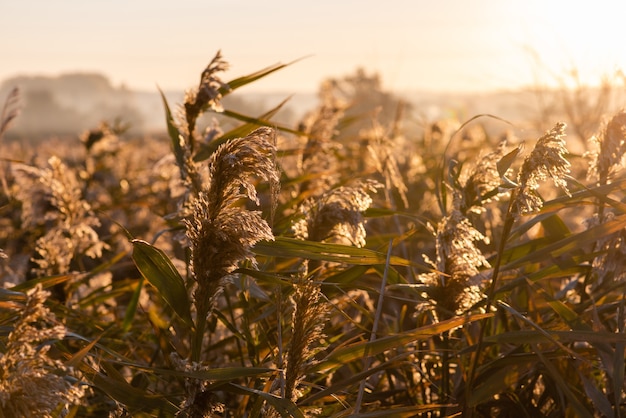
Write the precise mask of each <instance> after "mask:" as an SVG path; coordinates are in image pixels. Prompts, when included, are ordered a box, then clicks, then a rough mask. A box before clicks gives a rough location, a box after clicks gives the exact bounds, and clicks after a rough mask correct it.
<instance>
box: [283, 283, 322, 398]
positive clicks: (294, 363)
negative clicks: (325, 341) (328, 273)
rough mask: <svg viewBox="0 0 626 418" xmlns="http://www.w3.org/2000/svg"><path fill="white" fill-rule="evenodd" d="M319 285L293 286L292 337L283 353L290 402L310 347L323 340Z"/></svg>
mask: <svg viewBox="0 0 626 418" xmlns="http://www.w3.org/2000/svg"><path fill="white" fill-rule="evenodd" d="M320 297H321V289H320V285H319V283H316V282H314V281H312V280H307V279H301V280H299V281H298V282H296V283H295V284H294V295H293V302H294V312H293V317H292V327H293V335H292V337H291V343H290V345H289V352H288V354H287V368H286V371H285V397H286V398H287V399H290V400H292V401H295V400H296V399H297V398H298V394H297V391H296V389H297V386H298V384H299V382H300V381H301V380H302V377H303V374H304V366H305V365H306V362H307V361H308V360H309V359H310V357H311V356H312V354H313V353H312V347H313V346H314V345H315V344H316V343H317V344H319V343H320V340H321V339H322V337H323V333H322V329H323V328H324V324H325V322H326V317H327V314H328V306H327V305H326V304H325V303H323V302H322V301H321V300H320Z"/></svg>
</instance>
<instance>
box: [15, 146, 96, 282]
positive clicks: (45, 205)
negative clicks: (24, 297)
mask: <svg viewBox="0 0 626 418" xmlns="http://www.w3.org/2000/svg"><path fill="white" fill-rule="evenodd" d="M14 174H15V180H16V183H17V184H18V186H19V187H18V188H17V192H16V198H17V199H18V200H20V201H22V202H23V207H22V222H23V224H24V226H25V227H26V226H28V227H33V226H46V233H45V234H44V235H43V236H42V237H40V238H39V239H38V240H37V243H36V253H37V256H36V257H33V262H34V263H35V264H36V265H37V268H36V269H35V274H36V275H38V276H40V275H53V274H65V273H68V272H69V271H70V263H71V261H72V260H73V259H76V258H78V257H81V256H87V257H90V258H94V259H95V258H99V257H102V251H103V250H105V249H106V248H108V245H107V244H106V243H105V242H103V241H101V240H100V238H99V236H98V233H97V232H96V230H95V228H97V227H99V226H100V221H99V219H98V218H97V217H96V216H95V214H94V213H93V210H92V208H91V205H90V204H89V203H88V202H87V201H85V200H84V199H83V197H82V191H81V187H80V183H79V180H78V178H77V176H76V173H75V172H74V171H73V170H71V169H70V168H68V167H67V166H66V165H65V164H64V163H63V162H62V161H61V160H60V159H59V158H58V157H51V158H50V159H49V160H48V167H47V168H44V169H37V168H34V167H28V166H15V167H14Z"/></svg>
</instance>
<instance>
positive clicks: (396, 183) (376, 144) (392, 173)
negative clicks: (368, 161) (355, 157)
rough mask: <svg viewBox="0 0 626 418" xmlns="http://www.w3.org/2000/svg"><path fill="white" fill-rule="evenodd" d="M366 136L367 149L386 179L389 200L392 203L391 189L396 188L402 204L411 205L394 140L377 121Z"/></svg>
mask: <svg viewBox="0 0 626 418" xmlns="http://www.w3.org/2000/svg"><path fill="white" fill-rule="evenodd" d="M365 138H366V140H368V142H369V144H368V146H367V150H368V151H369V155H370V157H371V158H372V161H373V163H374V167H375V168H376V171H378V173H380V174H381V175H382V176H383V178H384V179H385V193H386V194H387V201H388V202H389V203H391V200H392V199H391V196H390V193H391V190H393V189H396V191H397V192H398V195H399V196H400V199H401V200H402V204H403V205H404V207H405V208H408V207H409V201H408V199H407V196H406V193H407V191H408V188H407V186H406V184H405V182H404V179H403V178H402V174H401V173H400V168H399V166H398V160H397V158H396V156H395V154H394V150H395V148H394V145H395V144H394V141H392V140H391V139H390V138H389V137H388V136H387V135H385V134H384V132H383V129H382V126H381V125H380V124H379V123H376V122H375V125H374V128H373V129H372V130H371V131H369V132H366V133H365ZM391 206H392V207H395V205H391Z"/></svg>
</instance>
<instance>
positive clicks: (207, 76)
mask: <svg viewBox="0 0 626 418" xmlns="http://www.w3.org/2000/svg"><path fill="white" fill-rule="evenodd" d="M227 69H228V62H226V61H225V60H224V59H223V58H222V52H221V51H218V52H217V54H215V57H214V58H213V59H212V60H211V62H210V63H209V65H207V67H206V68H205V69H204V71H202V75H201V76H200V83H199V84H198V87H197V89H195V90H189V91H187V92H186V94H185V101H184V105H183V107H184V110H185V122H186V134H187V136H188V138H189V140H190V145H191V149H192V151H193V148H194V143H195V141H194V131H195V128H196V121H197V119H198V117H199V116H200V114H202V113H203V112H204V111H205V110H206V109H211V110H213V111H214V112H222V111H223V110H224V108H223V107H222V103H221V99H222V93H221V90H222V89H227V88H228V85H227V84H226V83H224V82H223V81H222V80H221V79H220V78H219V77H218V74H219V73H221V72H223V71H226V70H227Z"/></svg>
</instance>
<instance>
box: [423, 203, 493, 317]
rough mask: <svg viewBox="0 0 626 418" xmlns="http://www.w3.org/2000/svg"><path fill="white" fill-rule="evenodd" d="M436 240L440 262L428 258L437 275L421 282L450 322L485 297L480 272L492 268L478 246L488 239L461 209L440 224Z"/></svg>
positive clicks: (424, 277) (437, 256)
mask: <svg viewBox="0 0 626 418" xmlns="http://www.w3.org/2000/svg"><path fill="white" fill-rule="evenodd" d="M435 237H436V259H435V260H434V261H433V260H430V259H428V257H426V256H425V258H426V261H427V262H428V263H429V264H431V265H432V267H433V268H434V269H435V270H436V272H432V273H427V274H422V275H421V276H420V277H419V278H420V280H421V282H422V283H424V284H425V285H426V286H427V289H428V290H427V291H426V293H427V294H428V297H429V299H430V300H431V301H432V302H433V303H434V304H435V308H436V311H437V312H438V313H439V314H440V315H441V316H442V317H443V318H449V317H451V316H453V315H455V314H456V315H460V314H462V313H463V312H465V311H466V310H467V309H469V308H471V307H472V306H473V305H474V304H475V303H476V302H478V301H479V300H480V299H481V298H482V297H483V293H482V287H483V286H482V284H483V283H482V282H483V277H482V275H481V274H480V269H481V268H482V267H490V265H489V262H488V261H487V259H486V258H485V256H484V255H483V254H482V252H481V251H480V250H479V249H478V247H477V246H476V242H478V241H484V240H486V237H485V236H484V235H483V234H481V233H480V232H479V231H478V230H477V229H475V228H474V226H473V225H472V224H471V223H470V221H469V219H468V218H467V217H466V216H465V215H463V213H461V211H460V210H459V209H458V207H457V208H454V209H453V210H452V211H451V213H450V214H449V215H448V216H446V217H444V218H443V219H442V220H441V221H440V222H439V224H438V226H437V229H436V231H435Z"/></svg>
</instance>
